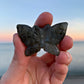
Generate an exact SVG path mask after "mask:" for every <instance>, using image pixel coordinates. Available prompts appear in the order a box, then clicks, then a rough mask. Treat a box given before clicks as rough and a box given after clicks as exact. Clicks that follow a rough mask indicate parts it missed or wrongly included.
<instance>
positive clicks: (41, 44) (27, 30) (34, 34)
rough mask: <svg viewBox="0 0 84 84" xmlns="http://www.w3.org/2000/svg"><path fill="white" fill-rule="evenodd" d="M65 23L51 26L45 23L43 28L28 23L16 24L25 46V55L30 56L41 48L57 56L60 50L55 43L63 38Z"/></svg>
mask: <svg viewBox="0 0 84 84" xmlns="http://www.w3.org/2000/svg"><path fill="white" fill-rule="evenodd" d="M67 25H68V24H67V23H66V22H63V23H59V24H56V25H53V26H50V25H49V24H47V25H45V27H44V28H40V27H38V26H36V25H35V26H33V27H32V28H31V27H29V26H28V25H21V24H19V25H17V32H18V35H19V36H20V38H21V40H22V42H23V43H24V44H25V45H26V46H27V49H26V50H25V55H26V56H30V55H32V54H34V53H37V52H38V51H40V49H41V48H43V49H44V50H45V51H46V52H48V53H51V54H53V55H57V56H58V55H59V53H60V51H59V49H58V48H57V45H58V44H59V43H60V41H61V40H62V39H63V38H64V36H65V33H66V29H67Z"/></svg>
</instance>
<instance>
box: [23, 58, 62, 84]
mask: <svg viewBox="0 0 84 84" xmlns="http://www.w3.org/2000/svg"><path fill="white" fill-rule="evenodd" d="M53 67H54V63H52V64H51V65H50V66H49V65H47V64H46V63H45V62H43V61H42V60H41V59H39V58H38V57H32V58H31V59H30V61H29V63H28V68H27V72H26V74H25V75H26V76H25V79H26V80H25V81H24V84H54V83H56V82H55V81H57V79H56V78H55V77H54V75H55V70H53V69H54V68H53ZM58 81H59V80H58ZM53 82H54V83H53ZM56 84H57V83H56ZM59 84H62V83H61V81H60V83H59Z"/></svg>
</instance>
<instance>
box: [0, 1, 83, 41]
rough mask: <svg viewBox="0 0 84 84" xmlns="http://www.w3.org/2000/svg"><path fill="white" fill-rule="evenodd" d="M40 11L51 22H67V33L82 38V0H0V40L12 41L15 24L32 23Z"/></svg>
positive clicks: (76, 38) (75, 37) (75, 38)
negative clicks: (50, 16) (50, 18)
mask: <svg viewBox="0 0 84 84" xmlns="http://www.w3.org/2000/svg"><path fill="white" fill-rule="evenodd" d="M42 12H50V13H51V14H52V15H53V23H52V25H53V24H56V23H59V22H65V21H66V22H68V24H69V25H68V29H67V35H69V36H71V37H72V38H73V40H79V41H80V40H84V0H0V42H12V39H13V34H14V33H16V32H17V30H16V25H17V24H27V25H30V26H33V25H34V22H35V20H36V19H37V17H38V16H39V14H41V13H42Z"/></svg>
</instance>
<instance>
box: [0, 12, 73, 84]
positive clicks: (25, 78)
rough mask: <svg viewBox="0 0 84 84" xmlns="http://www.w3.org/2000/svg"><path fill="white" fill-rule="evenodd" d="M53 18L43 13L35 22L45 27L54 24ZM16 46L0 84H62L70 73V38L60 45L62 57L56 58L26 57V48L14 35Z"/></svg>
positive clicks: (48, 55) (46, 56)
mask: <svg viewBox="0 0 84 84" xmlns="http://www.w3.org/2000/svg"><path fill="white" fill-rule="evenodd" d="M52 20H53V16H52V15H51V14H50V13H48V12H44V13H42V14H41V15H40V16H39V17H38V19H37V20H36V22H35V25H38V26H40V27H44V26H45V25H46V24H50V25H51V23H52ZM13 42H14V46H15V52H14V57H13V60H12V63H11V64H10V66H9V68H8V70H7V72H6V73H5V74H4V75H3V76H2V78H1V81H0V84H62V83H63V81H64V80H65V77H66V75H67V72H68V65H69V64H70V62H71V61H72V57H71V55H70V54H69V53H68V52H67V50H68V49H70V48H71V47H72V45H73V41H72V39H71V38H70V37H69V36H65V37H64V39H63V40H62V41H61V43H60V44H59V49H60V55H59V56H58V57H56V56H55V55H51V54H49V53H46V54H44V55H43V56H41V57H36V54H34V55H32V56H29V57H26V56H25V55H24V52H25V46H24V44H23V43H22V42H21V40H20V38H19V36H18V34H14V37H13Z"/></svg>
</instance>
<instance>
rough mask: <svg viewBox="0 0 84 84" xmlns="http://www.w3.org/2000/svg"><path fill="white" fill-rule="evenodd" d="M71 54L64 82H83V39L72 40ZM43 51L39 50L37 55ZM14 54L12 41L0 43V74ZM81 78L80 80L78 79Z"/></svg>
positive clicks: (78, 83) (3, 71) (0, 74)
mask: <svg viewBox="0 0 84 84" xmlns="http://www.w3.org/2000/svg"><path fill="white" fill-rule="evenodd" d="M69 52H70V53H71V55H72V58H73V60H72V63H71V64H70V66H69V72H68V74H67V77H66V80H65V83H64V84H69V83H68V82H70V83H71V82H72V84H75V83H76V82H77V81H78V82H77V83H76V84H82V83H80V82H84V80H83V79H84V41H74V45H73V48H72V49H70V50H69ZM44 53H45V52H44V51H43V50H41V51H40V52H39V53H38V56H41V55H42V54H44ZM13 54H14V46H13V43H0V76H2V75H3V74H4V73H5V72H6V71H7V69H8V67H9V65H10V63H11V61H12V58H13ZM80 80H81V81H80Z"/></svg>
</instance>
